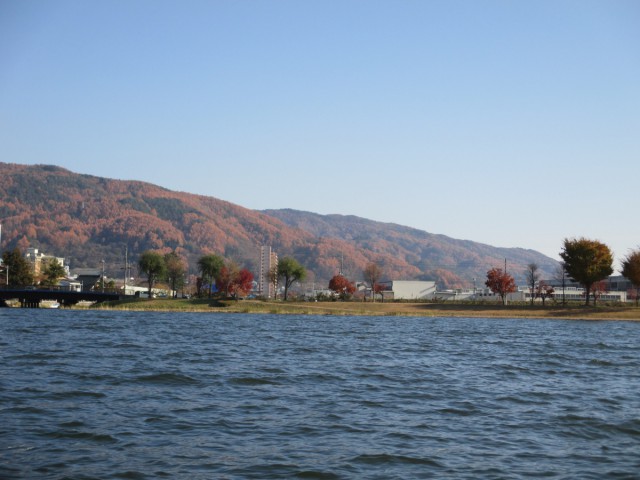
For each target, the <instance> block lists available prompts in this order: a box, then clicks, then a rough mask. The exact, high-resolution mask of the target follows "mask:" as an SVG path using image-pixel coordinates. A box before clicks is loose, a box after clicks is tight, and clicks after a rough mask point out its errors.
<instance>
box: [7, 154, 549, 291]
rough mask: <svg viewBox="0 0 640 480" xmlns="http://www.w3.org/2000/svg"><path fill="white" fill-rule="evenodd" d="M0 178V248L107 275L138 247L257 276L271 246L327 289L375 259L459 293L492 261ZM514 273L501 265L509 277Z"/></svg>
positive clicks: (72, 179) (404, 234)
mask: <svg viewBox="0 0 640 480" xmlns="http://www.w3.org/2000/svg"><path fill="white" fill-rule="evenodd" d="M0 175H1V178H2V182H0V219H1V220H0V221H1V222H2V244H1V245H0V249H1V250H2V251H6V250H9V249H12V248H14V247H19V248H20V249H21V250H22V251H25V250H26V249H27V248H28V247H35V248H39V249H40V250H41V251H43V252H46V253H49V254H53V255H57V256H60V257H65V258H66V259H68V261H69V263H70V265H71V267H72V268H79V267H94V268H97V267H98V266H99V265H100V264H101V261H102V260H105V264H106V268H107V272H108V273H109V274H110V275H113V276H117V275H120V274H121V273H120V272H121V270H122V268H123V266H124V265H123V264H124V251H125V248H126V249H127V250H128V252H129V256H130V257H129V261H130V262H131V263H135V262H136V261H137V256H139V255H140V253H142V252H143V251H145V250H154V251H158V252H161V253H168V252H171V251H175V252H176V253H177V254H178V255H180V256H181V257H184V258H185V259H187V260H188V262H189V265H190V266H191V267H190V268H191V271H192V272H194V271H195V269H196V267H195V265H196V262H197V259H198V258H199V257H200V256H202V255H205V254H209V253H215V254H218V255H221V256H223V257H224V258H226V259H228V260H231V261H234V262H235V263H237V264H238V265H240V266H242V267H245V268H247V269H248V270H250V271H252V272H254V273H257V270H258V262H259V258H258V256H259V247H260V246H261V245H271V246H272V248H273V249H274V251H276V252H277V253H278V254H279V255H280V256H291V257H293V258H295V259H297V260H298V261H299V262H300V263H301V264H302V265H304V267H305V268H306V269H307V271H308V272H309V276H308V278H309V281H317V282H327V281H328V280H329V279H330V278H332V277H333V276H334V275H335V274H336V273H337V272H338V271H340V270H341V269H342V270H344V271H345V272H346V273H347V274H348V275H349V277H350V278H360V277H361V272H362V270H363V268H364V267H365V266H366V265H367V264H368V263H370V262H372V261H375V262H376V263H378V264H379V265H381V267H382V268H383V271H384V274H385V279H421V278H422V279H431V280H437V281H439V282H440V285H441V286H442V287H445V288H454V287H462V286H468V285H469V283H470V278H471V277H472V276H474V275H476V274H477V275H479V274H480V273H479V272H486V270H487V268H486V264H487V262H488V261H489V262H501V261H502V257H501V255H500V254H498V253H497V252H496V251H497V250H498V249H495V248H493V247H489V246H481V244H475V243H474V242H462V241H457V240H453V239H448V238H447V237H443V236H438V235H432V234H428V233H426V232H421V231H418V230H414V229H409V228H406V227H400V226H398V225H392V224H383V223H379V222H372V221H369V220H365V219H358V218H357V217H343V216H338V215H336V216H324V217H323V216H317V215H314V214H308V213H307V214H304V212H298V214H296V215H295V216H294V217H295V218H293V219H292V218H291V217H292V215H291V214H290V212H293V211H288V210H283V211H276V212H268V214H267V213H265V212H259V211H255V210H249V209H246V208H243V207H240V206H238V205H234V204H232V203H229V202H226V201H223V200H219V199H217V198H214V197H208V196H202V195H193V194H188V193H182V192H174V191H170V190H167V189H165V188H161V187H158V186H155V185H151V184H149V183H144V182H139V181H122V180H111V179H106V178H101V177H95V176H90V175H80V174H76V173H72V172H70V171H68V170H65V169H63V168H60V167H55V166H48V165H36V166H27V165H16V164H7V163H0ZM277 212H280V215H278V214H277ZM287 212H289V213H287ZM456 242H457V243H456ZM503 250H504V249H503ZM514 250H515V249H514ZM501 253H502V252H501ZM534 253H535V252H534ZM532 256H533V254H532V255H529V256H528V257H526V256H525V257H526V258H525V259H524V260H523V261H522V262H520V263H522V268H524V265H526V264H527V263H530V262H532V261H536V262H537V263H538V264H540V265H541V267H543V265H544V261H541V260H540V257H542V256H541V255H539V254H538V257H536V258H532ZM542 258H546V257H542ZM518 268H519V264H518V263H515V264H513V265H510V271H512V272H517V271H518ZM475 272H478V273H475Z"/></svg>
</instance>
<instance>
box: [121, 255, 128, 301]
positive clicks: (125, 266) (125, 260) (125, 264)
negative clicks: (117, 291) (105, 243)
mask: <svg viewBox="0 0 640 480" xmlns="http://www.w3.org/2000/svg"><path fill="white" fill-rule="evenodd" d="M128 255H129V246H128V245H125V246H124V290H123V292H122V294H123V295H126V294H127V273H128V270H129V260H128V258H129V257H128Z"/></svg>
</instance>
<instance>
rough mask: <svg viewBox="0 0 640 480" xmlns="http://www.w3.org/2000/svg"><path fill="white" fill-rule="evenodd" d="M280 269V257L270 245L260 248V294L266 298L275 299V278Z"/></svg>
mask: <svg viewBox="0 0 640 480" xmlns="http://www.w3.org/2000/svg"><path fill="white" fill-rule="evenodd" d="M277 268H278V255H277V254H276V253H275V252H274V251H273V250H271V247H270V246H269V245H263V246H262V247H260V273H259V274H258V294H259V295H261V296H263V297H265V298H275V296H276V288H277V280H276V279H274V278H273V273H274V271H275V270H276V269H277Z"/></svg>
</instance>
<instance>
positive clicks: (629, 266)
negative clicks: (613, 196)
mask: <svg viewBox="0 0 640 480" xmlns="http://www.w3.org/2000/svg"><path fill="white" fill-rule="evenodd" d="M560 258H562V263H561V268H562V269H563V278H564V273H566V275H568V276H569V278H570V279H571V280H573V281H576V282H578V283H579V284H581V285H582V286H583V287H584V291H585V305H587V306H588V305H589V304H590V299H591V297H592V296H593V302H594V305H595V303H596V301H597V298H598V295H599V294H600V293H601V292H602V290H603V288H602V285H601V282H603V281H604V280H605V279H606V278H608V277H609V276H610V275H611V274H612V273H613V253H612V252H611V249H610V248H609V247H608V246H607V245H606V244H604V243H602V242H600V241H598V240H591V239H588V238H584V237H581V238H572V239H569V238H566V239H565V240H564V243H563V247H562V251H561V252H560ZM537 269H538V267H537V266H536V265H535V264H529V265H528V266H527V272H526V277H527V283H528V286H529V288H530V293H531V303H532V304H533V301H534V299H535V298H536V297H537V298H541V299H542V302H543V304H544V301H545V299H546V298H549V297H550V296H551V295H552V294H553V292H554V289H553V287H551V286H549V285H547V284H546V283H545V282H544V281H543V280H540V278H539V274H538V273H537ZM621 273H622V276H623V277H625V278H626V279H627V280H629V281H630V282H631V284H632V285H633V286H634V287H635V288H636V295H635V297H636V306H637V305H638V296H639V295H638V294H639V293H640V249H636V250H632V251H631V252H629V254H627V255H626V256H625V257H624V258H623V259H622V271H621ZM485 285H486V286H487V287H488V288H489V289H490V290H491V291H492V292H493V293H494V294H496V295H499V296H500V297H501V299H502V302H503V303H505V299H506V296H507V294H509V293H512V292H515V291H516V284H515V281H514V279H513V277H511V275H509V274H508V273H507V272H506V271H503V270H502V269H500V268H493V269H491V270H489V272H487V280H486V282H485Z"/></svg>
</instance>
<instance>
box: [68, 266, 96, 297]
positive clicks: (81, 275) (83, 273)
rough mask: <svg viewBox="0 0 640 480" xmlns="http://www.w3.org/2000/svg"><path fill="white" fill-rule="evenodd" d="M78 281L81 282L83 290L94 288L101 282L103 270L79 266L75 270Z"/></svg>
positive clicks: (87, 290)
mask: <svg viewBox="0 0 640 480" xmlns="http://www.w3.org/2000/svg"><path fill="white" fill-rule="evenodd" d="M74 273H75V275H76V282H79V283H80V285H81V288H82V291H83V292H89V291H91V290H93V289H94V288H95V287H96V285H98V283H99V282H100V277H102V272H101V271H100V270H99V269H97V268H78V269H76V270H74Z"/></svg>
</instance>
